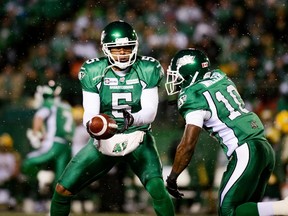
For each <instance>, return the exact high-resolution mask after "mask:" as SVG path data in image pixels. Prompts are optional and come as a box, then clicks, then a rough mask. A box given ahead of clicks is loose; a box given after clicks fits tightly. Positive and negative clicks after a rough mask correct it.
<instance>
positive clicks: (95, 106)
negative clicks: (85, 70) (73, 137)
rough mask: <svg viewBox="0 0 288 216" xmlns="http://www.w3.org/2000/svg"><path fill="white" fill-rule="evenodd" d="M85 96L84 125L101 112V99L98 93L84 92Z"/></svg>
mask: <svg viewBox="0 0 288 216" xmlns="http://www.w3.org/2000/svg"><path fill="white" fill-rule="evenodd" d="M82 95H83V108H84V114H83V125H84V126H85V127H86V123H87V122H88V121H89V120H90V119H91V118H92V117H94V116H95V115H98V114H99V112H100V97H99V94H97V93H92V92H87V91H82Z"/></svg>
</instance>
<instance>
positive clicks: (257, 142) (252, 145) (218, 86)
mask: <svg viewBox="0 0 288 216" xmlns="http://www.w3.org/2000/svg"><path fill="white" fill-rule="evenodd" d="M165 87H166V91H167V93H168V95H173V94H176V93H179V94H178V110H179V113H180V114H181V116H182V117H183V118H184V119H185V121H186V126H185V130H184V132H183V136H182V139H181V141H180V143H179V145H178V147H177V150H176V155H175V159H174V163H173V166H172V170H171V173H170V175H169V176H168V177H167V180H166V182H167V189H168V191H169V193H170V194H171V195H173V196H174V197H176V198H181V197H182V196H183V194H182V193H180V191H179V190H178V187H177V178H178V176H179V175H180V173H181V172H182V171H183V170H184V169H185V168H186V167H187V166H188V164H189V162H190V160H191V158H192V156H193V153H194V150H195V147H196V144H197V140H198V137H199V134H200V132H201V130H202V128H203V129H205V130H207V131H208V132H209V133H210V135H211V136H213V137H214V138H215V139H216V140H217V141H218V142H219V144H220V145H221V147H222V149H223V151H224V153H225V154H226V156H227V158H228V160H229V163H228V165H227V169H226V171H225V172H224V174H223V177H222V181H221V185H220V189H219V196H218V198H219V201H218V214H219V215H220V216H233V215H237V216H247V215H250V216H253V215H255V216H258V215H259V216H264V215H265V216H268V215H288V198H286V199H284V200H281V201H274V202H261V199H262V197H263V194H264V191H265V188H266V185H267V182H268V179H269V177H270V175H271V172H272V170H273V169H274V164H275V156H274V151H273V149H272V147H271V145H270V143H269V142H268V141H267V139H266V138H265V135H264V127H263V124H262V123H261V121H260V119H259V118H258V116H257V115H256V114H255V113H253V112H251V111H248V110H247V109H246V108H245V105H244V103H243V100H242V99H241V97H240V95H239V93H238V91H237V89H236V87H235V85H234V83H233V82H232V81H231V80H230V79H229V78H228V77H227V76H226V75H225V74H224V73H223V72H222V71H221V70H219V69H216V70H211V69H210V61H209V58H208V57H207V56H206V55H205V54H204V53H203V52H202V51H200V50H198V49H193V48H190V49H184V50H180V51H179V52H177V53H176V54H175V56H174V58H173V59H172V60H171V63H170V65H169V68H168V70H167V80H166V83H165Z"/></svg>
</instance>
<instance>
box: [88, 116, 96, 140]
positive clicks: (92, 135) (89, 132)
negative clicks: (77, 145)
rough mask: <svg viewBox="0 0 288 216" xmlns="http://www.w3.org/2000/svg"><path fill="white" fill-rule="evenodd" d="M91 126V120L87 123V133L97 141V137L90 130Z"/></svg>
mask: <svg viewBox="0 0 288 216" xmlns="http://www.w3.org/2000/svg"><path fill="white" fill-rule="evenodd" d="M89 124H90V120H89V121H88V122H87V123H86V131H87V133H88V134H89V135H90V137H92V138H93V139H97V138H96V136H95V135H94V134H92V133H91V131H90V129H89Z"/></svg>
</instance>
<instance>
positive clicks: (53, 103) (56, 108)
mask: <svg viewBox="0 0 288 216" xmlns="http://www.w3.org/2000/svg"><path fill="white" fill-rule="evenodd" d="M42 107H43V108H48V109H49V111H50V115H49V117H48V118H47V119H46V131H47V133H48V136H49V137H51V139H54V141H58V142H63V141H64V140H65V141H68V142H71V141H72V138H73V134H74V130H75V123H74V119H73V115H72V108H71V106H70V105H69V104H67V103H64V102H61V101H60V100H59V101H58V100H50V99H47V100H45V101H44V103H43V106H42ZM52 137H54V138H52ZM59 138H60V140H59ZM61 140H63V141H61Z"/></svg>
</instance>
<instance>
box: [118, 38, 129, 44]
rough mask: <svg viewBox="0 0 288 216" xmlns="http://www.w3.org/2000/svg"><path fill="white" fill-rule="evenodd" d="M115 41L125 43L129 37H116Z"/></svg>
mask: <svg viewBox="0 0 288 216" xmlns="http://www.w3.org/2000/svg"><path fill="white" fill-rule="evenodd" d="M115 42H116V43H117V44H125V43H127V42H129V39H128V38H127V37H125V38H116V40H115Z"/></svg>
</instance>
